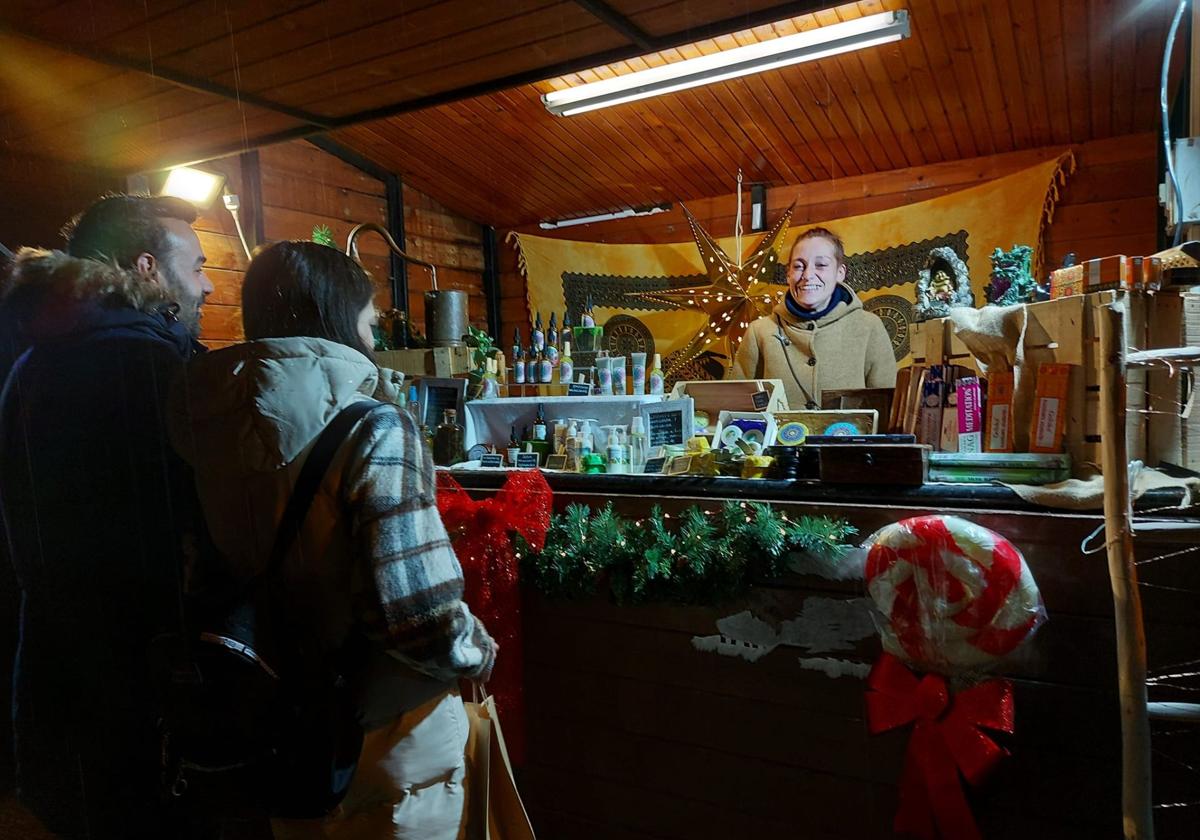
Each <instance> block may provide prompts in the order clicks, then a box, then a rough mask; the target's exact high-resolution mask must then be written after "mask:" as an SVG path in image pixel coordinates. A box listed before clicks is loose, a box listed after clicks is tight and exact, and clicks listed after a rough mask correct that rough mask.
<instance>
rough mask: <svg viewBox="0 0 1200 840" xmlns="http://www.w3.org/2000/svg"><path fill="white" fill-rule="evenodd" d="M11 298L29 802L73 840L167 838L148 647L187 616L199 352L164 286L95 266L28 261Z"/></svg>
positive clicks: (12, 506) (13, 527) (7, 394)
mask: <svg viewBox="0 0 1200 840" xmlns="http://www.w3.org/2000/svg"><path fill="white" fill-rule="evenodd" d="M13 286H14V288H13V290H12V291H10V293H9V297H10V298H11V296H12V294H14V293H25V294H27V297H26V298H25V302H26V305H25V307H24V309H25V310H26V311H24V312H22V317H21V329H22V331H23V334H24V336H25V339H26V340H27V341H28V342H29V349H28V350H27V351H26V352H25V353H24V354H23V355H22V356H21V357H20V358H19V359H18V360H17V361H16V362H15V364H14V366H13V368H12V371H11V372H10V374H9V376H8V379H7V382H6V383H5V387H4V391H3V395H2V396H0V506H2V511H3V521H4V524H5V527H6V529H7V535H8V547H9V550H10V554H11V563H12V568H13V570H14V572H15V575H16V580H17V584H18V590H19V595H20V599H21V600H20V603H21V620H20V643H19V650H18V655H17V664H16V676H15V679H14V686H13V727H14V731H15V735H16V758H17V783H18V790H19V793H20V796H21V799H22V801H23V802H24V803H25V804H26V805H27V806H28V807H30V808H31V810H33V811H34V812H35V813H36V814H37V815H38V816H39V817H40V818H41V819H42V821H43V822H44V823H46V825H47V827H49V828H50V829H51V830H53V831H56V832H58V833H60V834H62V835H64V836H65V837H70V838H75V837H86V838H89V840H100V838H110V837H111V838H117V837H120V838H142V837H147V838H149V837H162V836H166V834H167V832H166V831H165V829H164V827H163V825H162V824H160V822H159V813H158V804H157V794H158V758H157V737H156V734H155V722H154V713H153V710H154V705H153V697H152V690H151V681H150V679H149V674H148V667H147V644H148V642H149V640H150V639H151V638H152V637H153V636H155V635H156V634H158V633H159V632H162V631H163V630H165V629H170V628H171V627H173V626H176V622H177V620H178V619H177V615H178V613H177V603H178V575H179V569H180V564H181V534H182V533H183V532H184V531H185V530H186V529H187V526H188V525H189V524H190V520H187V517H188V516H189V514H191V512H192V508H191V507H190V506H189V500H190V499H191V498H192V493H191V481H190V476H189V475H188V473H187V471H186V469H185V467H184V466H183V464H182V463H181V462H180V461H179V460H178V459H177V458H176V456H175V455H174V453H173V451H172V449H171V446H170V444H169V443H168V441H167V438H166V434H165V431H164V422H163V407H164V403H165V400H166V395H167V389H168V386H169V383H170V381H171V379H172V378H173V377H174V376H176V375H178V374H179V372H180V371H181V369H182V367H183V364H184V362H185V361H186V360H187V359H188V358H189V357H190V356H191V355H193V354H194V353H195V352H196V350H197V345H196V344H195V342H194V341H193V340H192V339H191V337H190V336H189V334H188V332H187V330H186V329H185V328H184V327H183V326H182V325H181V324H180V323H178V322H177V321H176V320H175V318H174V314H173V312H174V310H173V308H172V307H171V306H170V305H169V303H168V301H166V300H165V299H164V298H163V296H162V292H161V291H160V290H159V288H158V287H157V286H155V285H153V284H150V283H147V282H145V281H144V280H141V279H140V278H138V277H137V276H136V275H134V274H132V273H129V272H124V271H121V270H118V269H115V268H113V267H111V266H107V265H104V264H102V263H99V262H96V261H92V260H79V259H75V258H72V257H69V256H66V255H64V254H61V253H58V252H46V251H33V250H28V249H27V250H25V251H23V252H22V253H21V254H19V255H18V258H17V264H16V267H15V271H14V275H13ZM185 520H187V521H185Z"/></svg>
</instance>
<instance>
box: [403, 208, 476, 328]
mask: <svg viewBox="0 0 1200 840" xmlns="http://www.w3.org/2000/svg"><path fill="white" fill-rule="evenodd" d="M404 236H405V239H406V240H407V244H406V245H405V249H406V250H407V251H408V252H409V253H410V254H412V255H413V256H414V257H418V258H420V259H423V260H426V261H427V262H431V263H433V264H434V265H436V266H437V269H438V287H439V288H441V289H461V290H462V291H464V292H466V293H467V315H468V318H469V320H470V322H471V325H472V326H474V327H476V328H478V329H481V330H486V329H487V298H485V297H484V294H483V228H482V226H481V225H479V223H477V222H473V221H471V220H470V219H466V218H463V217H462V216H460V215H458V214H457V213H455V212H454V211H452V210H448V209H447V208H446V207H444V206H443V205H441V204H439V203H438V202H437V201H435V200H434V199H433V198H431V197H430V196H428V195H426V194H425V193H423V192H421V191H420V190H418V189H416V188H414V187H411V186H409V185H408V184H405V185H404ZM430 288H431V287H430V275H429V271H428V270H427V269H425V268H422V267H421V266H419V265H409V267H408V302H409V306H410V307H411V312H412V319H413V323H414V324H416V325H417V328H418V329H420V330H421V331H422V332H424V331H425V300H424V294H423V293H424V292H426V291H428V290H429V289H430ZM493 338H497V339H498V338H499V336H493Z"/></svg>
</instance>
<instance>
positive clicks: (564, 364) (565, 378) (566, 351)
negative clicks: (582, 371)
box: [558, 341, 575, 385]
mask: <svg viewBox="0 0 1200 840" xmlns="http://www.w3.org/2000/svg"><path fill="white" fill-rule="evenodd" d="M574 375H575V362H574V361H573V360H572V359H571V342H569V341H564V342H563V353H562V358H561V359H560V360H559V362H558V384H560V385H570V384H571V377H572V376H574Z"/></svg>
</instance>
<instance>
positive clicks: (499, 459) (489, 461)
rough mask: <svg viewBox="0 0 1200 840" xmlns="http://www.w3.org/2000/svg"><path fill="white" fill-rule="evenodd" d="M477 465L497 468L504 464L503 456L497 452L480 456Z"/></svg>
mask: <svg viewBox="0 0 1200 840" xmlns="http://www.w3.org/2000/svg"><path fill="white" fill-rule="evenodd" d="M479 466H481V467H487V468H488V469H497V468H499V467H503V466H504V456H503V455H501V454H500V453H499V452H495V453H489V454H487V455H484V456H482V457H480V459H479Z"/></svg>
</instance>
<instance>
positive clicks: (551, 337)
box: [545, 312, 558, 382]
mask: <svg viewBox="0 0 1200 840" xmlns="http://www.w3.org/2000/svg"><path fill="white" fill-rule="evenodd" d="M546 358H547V359H549V360H550V367H552V368H553V367H557V366H558V317H557V316H556V315H555V314H554V313H553V312H551V313H550V326H549V327H548V328H547V329H546ZM545 381H546V382H549V381H550V380H549V379H546V380H545Z"/></svg>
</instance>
